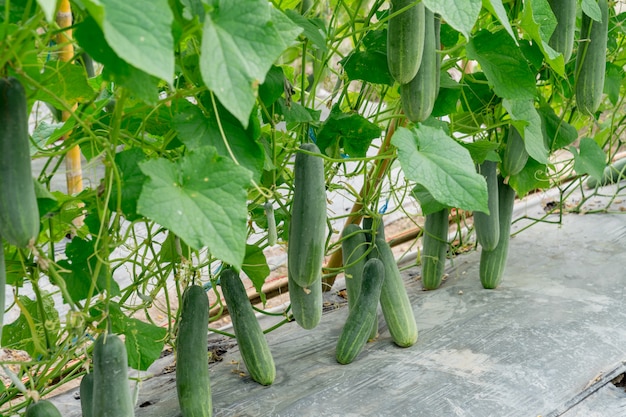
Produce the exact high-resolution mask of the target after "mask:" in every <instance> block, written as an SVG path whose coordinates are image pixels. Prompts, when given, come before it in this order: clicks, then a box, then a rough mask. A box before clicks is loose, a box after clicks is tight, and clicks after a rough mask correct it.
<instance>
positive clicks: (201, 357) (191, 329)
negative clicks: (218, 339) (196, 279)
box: [176, 285, 213, 417]
mask: <svg viewBox="0 0 626 417" xmlns="http://www.w3.org/2000/svg"><path fill="white" fill-rule="evenodd" d="M208 328H209V298H208V297H207V294H206V293H205V292H204V288H202V287H201V286H200V285H190V286H188V287H187V288H186V289H185V292H184V293H183V302H182V306H181V313H180V322H179V324H178V334H177V336H176V393H177V395H178V404H179V406H180V410H181V412H182V415H183V417H210V416H211V415H212V413H213V406H212V398H211V383H210V380H209V364H208V350H209V341H208Z"/></svg>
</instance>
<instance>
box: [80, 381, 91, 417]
mask: <svg viewBox="0 0 626 417" xmlns="http://www.w3.org/2000/svg"><path fill="white" fill-rule="evenodd" d="M79 393H80V409H81V411H82V412H83V417H93V372H89V373H88V374H85V376H83V379H81V380H80V388H79Z"/></svg>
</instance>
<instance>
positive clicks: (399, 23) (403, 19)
mask: <svg viewBox="0 0 626 417" xmlns="http://www.w3.org/2000/svg"><path fill="white" fill-rule="evenodd" d="M390 4H391V8H390V9H389V13H390V14H393V13H396V12H397V11H399V10H402V9H404V8H405V7H407V6H410V8H408V9H406V10H405V11H404V12H402V13H400V14H397V15H395V16H392V17H391V18H389V22H388V25H387V66H388V67H389V73H390V74H391V76H392V77H393V78H394V79H395V80H396V81H397V82H399V83H400V84H406V83H408V82H409V81H411V80H412V79H413V78H414V77H415V74H417V71H418V70H419V67H420V65H421V63H422V53H423V51H424V33H425V30H424V26H425V25H424V23H425V20H424V19H425V16H424V15H425V7H424V3H423V2H421V1H420V2H419V3H417V4H415V0H391V1H390Z"/></svg>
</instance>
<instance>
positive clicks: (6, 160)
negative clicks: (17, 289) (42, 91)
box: [0, 77, 39, 248]
mask: <svg viewBox="0 0 626 417" xmlns="http://www.w3.org/2000/svg"><path fill="white" fill-rule="evenodd" d="M0 178H1V180H0V235H1V236H2V237H4V238H5V239H6V240H7V241H8V242H9V243H10V244H12V245H15V246H18V247H21V248H25V247H26V246H28V245H29V244H30V243H31V242H33V243H34V242H35V241H36V240H37V236H38V235H39V209H38V207H37V198H36V197H35V184H34V183H33V175H32V168H31V159H30V145H29V138H28V108H27V106H26V93H25V92H24V87H22V84H21V83H20V82H19V81H18V80H17V79H15V78H13V77H9V78H0Z"/></svg>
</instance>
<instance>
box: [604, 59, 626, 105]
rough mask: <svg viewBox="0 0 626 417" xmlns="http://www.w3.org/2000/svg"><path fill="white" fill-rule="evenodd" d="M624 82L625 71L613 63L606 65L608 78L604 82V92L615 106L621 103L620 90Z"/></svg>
mask: <svg viewBox="0 0 626 417" xmlns="http://www.w3.org/2000/svg"><path fill="white" fill-rule="evenodd" d="M623 80H624V70H623V69H622V67H620V66H619V65H615V64H613V63H612V62H607V63H606V78H605V80H604V92H605V93H606V94H607V96H608V97H609V100H611V103H612V104H613V105H614V106H615V105H617V102H618V101H619V94H620V88H621V86H622V81H623Z"/></svg>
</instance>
